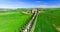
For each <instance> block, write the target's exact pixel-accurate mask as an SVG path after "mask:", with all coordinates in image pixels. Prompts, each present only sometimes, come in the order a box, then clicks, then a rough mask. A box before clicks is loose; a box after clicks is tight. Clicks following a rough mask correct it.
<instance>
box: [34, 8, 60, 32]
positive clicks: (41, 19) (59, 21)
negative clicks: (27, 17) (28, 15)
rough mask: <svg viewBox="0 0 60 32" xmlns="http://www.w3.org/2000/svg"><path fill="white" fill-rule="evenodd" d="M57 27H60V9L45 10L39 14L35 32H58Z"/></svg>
mask: <svg viewBox="0 0 60 32" xmlns="http://www.w3.org/2000/svg"><path fill="white" fill-rule="evenodd" d="M53 24H54V25H53ZM57 27H60V9H59V8H50V9H45V10H44V12H43V13H39V14H38V18H37V22H36V27H35V30H34V32H58V30H57V29H56V28H57Z"/></svg>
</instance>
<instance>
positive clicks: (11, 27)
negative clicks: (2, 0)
mask: <svg viewBox="0 0 60 32" xmlns="http://www.w3.org/2000/svg"><path fill="white" fill-rule="evenodd" d="M30 18H31V14H24V13H22V12H19V11H16V12H12V11H10V12H1V13H0V32H19V31H20V30H21V29H22V28H23V27H24V25H25V24H26V23H27V22H28V20H29V19H30Z"/></svg>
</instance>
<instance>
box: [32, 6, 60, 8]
mask: <svg viewBox="0 0 60 32" xmlns="http://www.w3.org/2000/svg"><path fill="white" fill-rule="evenodd" d="M32 7H33V8H60V5H38V6H34V5H32Z"/></svg>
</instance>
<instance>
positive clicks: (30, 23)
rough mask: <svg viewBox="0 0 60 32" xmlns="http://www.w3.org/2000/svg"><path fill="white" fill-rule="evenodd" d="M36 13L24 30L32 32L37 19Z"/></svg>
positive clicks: (24, 31)
mask: <svg viewBox="0 0 60 32" xmlns="http://www.w3.org/2000/svg"><path fill="white" fill-rule="evenodd" d="M36 15H37V13H35V14H34V15H33V17H32V19H31V20H30V21H29V23H28V25H27V26H26V27H25V29H24V30H23V32H30V30H31V28H32V25H33V23H34V21H35V18H36Z"/></svg>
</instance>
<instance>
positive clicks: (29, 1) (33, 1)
mask: <svg viewBox="0 0 60 32" xmlns="http://www.w3.org/2000/svg"><path fill="white" fill-rule="evenodd" d="M34 7H39V8H40V7H42V8H46V7H47V8H50V7H60V0H0V8H34Z"/></svg>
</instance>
